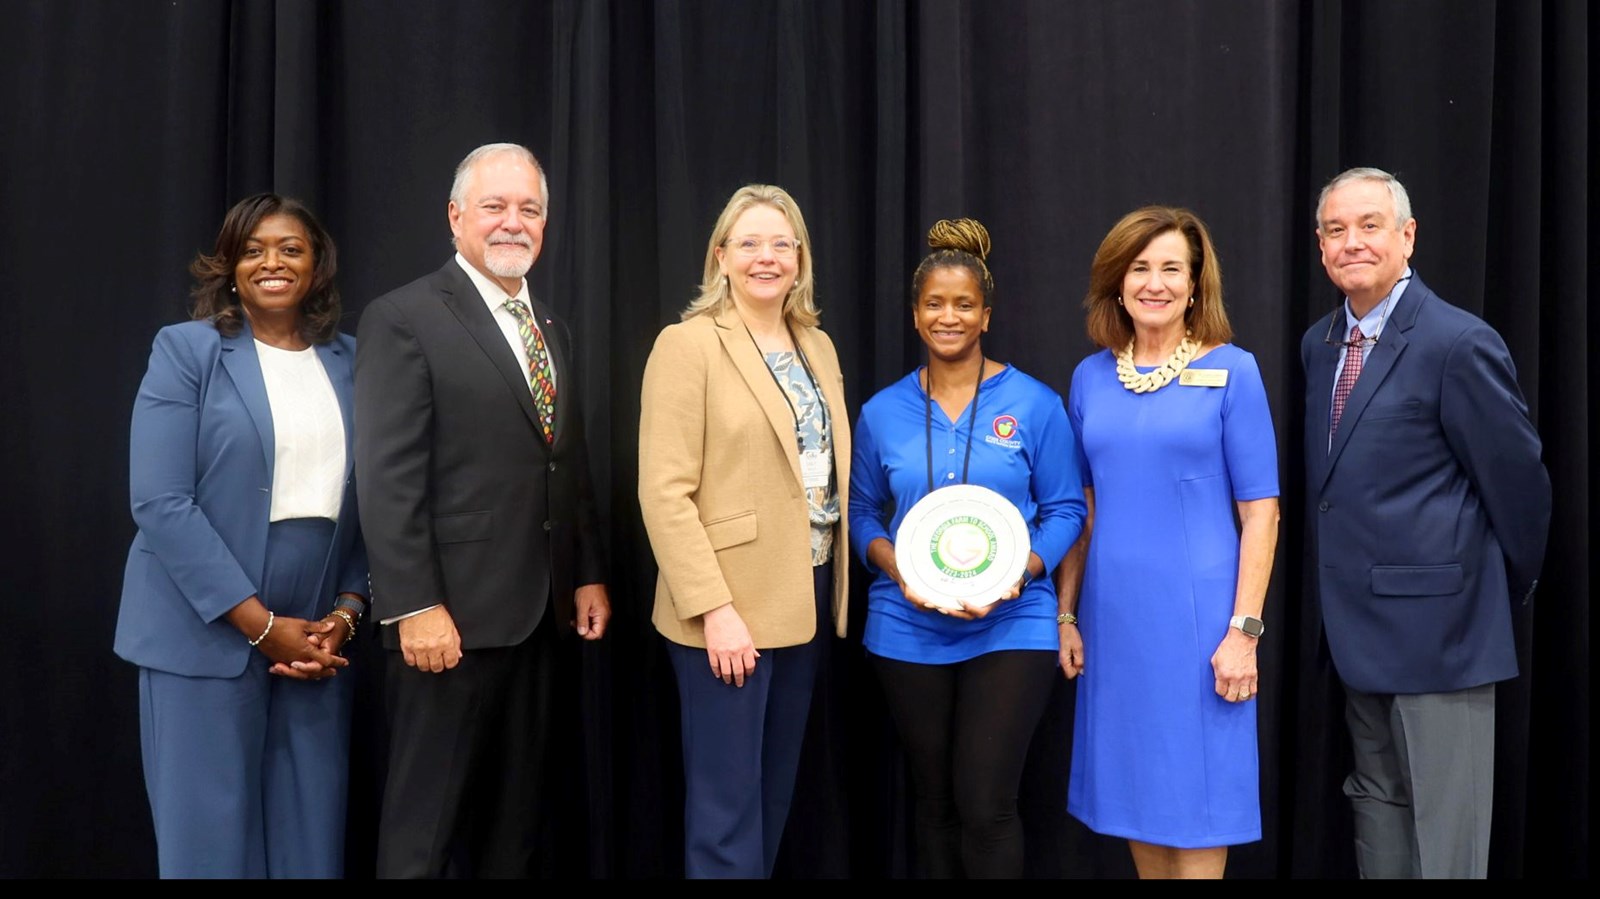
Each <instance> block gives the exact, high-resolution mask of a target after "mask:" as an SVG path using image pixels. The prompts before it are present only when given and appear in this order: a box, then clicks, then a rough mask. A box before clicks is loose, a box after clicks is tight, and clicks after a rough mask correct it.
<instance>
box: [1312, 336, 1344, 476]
mask: <svg viewBox="0 0 1600 899" xmlns="http://www.w3.org/2000/svg"><path fill="white" fill-rule="evenodd" d="M1333 315H1335V316H1339V317H1341V318H1342V317H1343V316H1344V313H1343V312H1342V311H1336V312H1334V313H1333ZM1324 321H1327V320H1324ZM1329 326H1330V327H1331V322H1329ZM1317 330H1319V331H1322V332H1323V333H1327V331H1326V329H1324V328H1322V326H1320V325H1319V326H1318V327H1317ZM1338 364H1339V347H1336V346H1328V345H1327V344H1323V345H1321V346H1320V347H1316V348H1313V349H1312V351H1311V358H1310V359H1309V360H1308V361H1307V365H1306V443H1307V451H1306V456H1307V458H1309V459H1310V460H1311V461H1312V464H1313V465H1314V466H1315V467H1314V470H1312V471H1311V472H1310V473H1309V474H1310V478H1309V480H1310V482H1311V483H1312V484H1313V485H1321V484H1322V481H1323V479H1324V478H1325V477H1326V476H1327V472H1328V448H1329V443H1328V421H1329V419H1330V417H1331V408H1330V407H1331V405H1332V395H1333V370H1334V367H1335V366H1336V365H1338Z"/></svg>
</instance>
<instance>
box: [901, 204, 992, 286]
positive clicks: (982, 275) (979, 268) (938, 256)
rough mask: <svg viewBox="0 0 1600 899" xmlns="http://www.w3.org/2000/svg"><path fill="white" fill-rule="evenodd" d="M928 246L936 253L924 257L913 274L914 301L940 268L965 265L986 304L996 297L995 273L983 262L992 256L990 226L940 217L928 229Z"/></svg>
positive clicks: (971, 220) (973, 220)
mask: <svg viewBox="0 0 1600 899" xmlns="http://www.w3.org/2000/svg"><path fill="white" fill-rule="evenodd" d="M928 246H930V247H933V252H932V253H929V254H928V255H927V256H925V257H923V259H922V263H921V264H920V265H918V266H917V271H916V273H915V274H913V275H912V276H911V302H912V303H916V302H917V300H919V299H921V297H922V285H923V284H924V283H925V282H926V281H927V280H928V275H929V274H930V273H932V272H933V270H934V269H938V268H947V267H949V268H964V269H966V270H967V271H969V272H971V273H972V277H973V279H974V280H976V281H977V282H978V286H979V288H981V289H982V290H983V305H985V306H988V305H989V304H990V302H989V301H990V300H991V299H992V298H993V297H994V276H993V275H991V274H989V266H988V264H987V263H985V262H984V260H985V259H987V258H988V257H989V248H990V243H989V229H988V228H985V227H984V226H983V223H982V222H980V221H978V220H977V219H940V220H939V221H937V222H934V223H933V227H932V228H929V229H928Z"/></svg>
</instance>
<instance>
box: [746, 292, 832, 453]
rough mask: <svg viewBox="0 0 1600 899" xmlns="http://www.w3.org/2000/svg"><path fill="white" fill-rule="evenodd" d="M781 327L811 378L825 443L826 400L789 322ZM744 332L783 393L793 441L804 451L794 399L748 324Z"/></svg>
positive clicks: (803, 441) (798, 411)
mask: <svg viewBox="0 0 1600 899" xmlns="http://www.w3.org/2000/svg"><path fill="white" fill-rule="evenodd" d="M783 329H784V330H785V331H788V333H789V341H790V342H791V343H793V344H794V355H795V358H796V359H799V360H800V367H801V368H802V369H804V370H805V373H806V377H807V378H810V379H811V389H812V391H813V392H815V393H816V395H817V405H818V406H820V407H821V408H822V435H821V437H822V440H823V442H824V445H826V442H827V439H828V400H827V398H826V397H824V396H823V395H822V385H821V384H819V383H817V375H816V373H815V372H813V371H812V370H811V362H810V360H808V359H806V353H805V350H802V349H800V341H798V340H796V339H795V337H794V332H793V331H790V330H789V323H788V322H784V323H783ZM744 333H746V334H749V335H750V343H751V345H753V346H754V347H755V348H756V355H758V356H760V357H761V364H762V366H763V367H765V368H766V370H767V374H768V375H771V376H772V383H773V384H776V385H777V387H778V393H780V394H782V395H783V401H784V402H785V403H787V404H788V406H789V414H790V415H793V416H794V442H795V448H796V449H797V451H799V452H802V453H803V452H805V451H806V442H805V437H804V436H803V435H802V433H801V430H800V410H799V409H797V408H796V407H795V404H794V400H791V399H789V391H787V390H785V389H784V387H783V382H781V381H779V380H778V373H777V372H775V371H773V370H772V366H770V365H767V354H766V353H764V352H762V350H761V344H759V343H757V342H756V335H755V333H754V332H752V331H751V330H750V326H749V325H745V326H744Z"/></svg>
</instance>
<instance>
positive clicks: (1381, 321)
mask: <svg viewBox="0 0 1600 899" xmlns="http://www.w3.org/2000/svg"><path fill="white" fill-rule="evenodd" d="M1410 280H1411V276H1410V275H1406V276H1405V277H1403V278H1401V279H1400V280H1398V281H1396V282H1395V283H1394V287H1392V288H1390V290H1389V295H1388V296H1387V297H1385V298H1384V300H1383V314H1381V315H1379V316H1378V327H1377V333H1376V334H1372V335H1369V336H1363V337H1362V338H1361V339H1360V340H1334V339H1333V326H1334V324H1335V323H1340V322H1343V321H1344V319H1343V317H1341V316H1338V315H1334V316H1333V317H1332V318H1329V319H1328V333H1326V334H1324V335H1322V342H1323V343H1325V344H1327V345H1328V346H1338V347H1352V346H1355V347H1360V348H1362V349H1364V350H1365V349H1371V348H1372V347H1375V346H1377V345H1378V338H1379V337H1380V336H1382V334H1383V326H1384V325H1385V324H1387V323H1388V321H1389V305H1390V304H1391V303H1393V302H1394V297H1395V294H1397V293H1399V292H1400V285H1402V284H1404V283H1406V282H1407V281H1410ZM1339 308H1341V309H1342V308H1344V304H1343V303H1340V304H1339Z"/></svg>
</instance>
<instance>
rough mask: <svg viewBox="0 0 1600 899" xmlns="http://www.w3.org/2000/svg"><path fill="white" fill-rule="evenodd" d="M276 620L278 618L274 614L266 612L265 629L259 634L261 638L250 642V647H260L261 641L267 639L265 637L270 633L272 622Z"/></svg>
mask: <svg viewBox="0 0 1600 899" xmlns="http://www.w3.org/2000/svg"><path fill="white" fill-rule="evenodd" d="M277 618H278V616H277V615H276V614H275V613H273V612H271V611H269V612H267V629H266V630H264V631H262V632H261V636H259V637H257V638H255V639H254V640H251V641H250V645H251V646H260V645H261V641H262V640H265V639H267V635H268V634H270V633H272V622H274V621H276V620H277Z"/></svg>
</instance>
